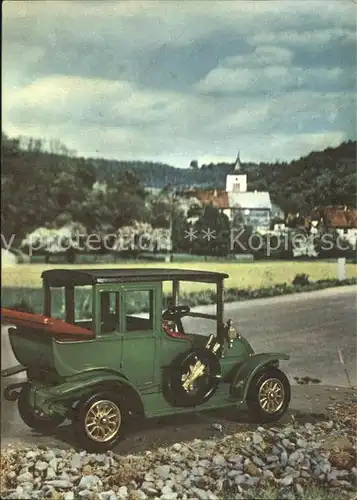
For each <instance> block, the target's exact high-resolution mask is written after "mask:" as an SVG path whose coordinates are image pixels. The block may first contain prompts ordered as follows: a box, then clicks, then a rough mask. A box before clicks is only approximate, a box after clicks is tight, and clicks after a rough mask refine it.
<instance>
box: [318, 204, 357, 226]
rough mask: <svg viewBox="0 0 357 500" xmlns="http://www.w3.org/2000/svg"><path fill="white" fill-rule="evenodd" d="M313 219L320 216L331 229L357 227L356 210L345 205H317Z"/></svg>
mask: <svg viewBox="0 0 357 500" xmlns="http://www.w3.org/2000/svg"><path fill="white" fill-rule="evenodd" d="M312 218H313V219H315V220H316V219H320V218H322V219H323V221H324V225H325V226H326V227H328V228H331V229H357V210H356V209H349V208H347V207H317V208H316V209H315V210H314V211H313V216H312Z"/></svg>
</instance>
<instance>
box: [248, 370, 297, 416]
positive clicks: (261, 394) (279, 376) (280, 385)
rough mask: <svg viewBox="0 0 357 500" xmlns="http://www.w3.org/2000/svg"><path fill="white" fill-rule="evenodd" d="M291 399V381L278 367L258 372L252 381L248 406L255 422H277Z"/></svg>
mask: <svg viewBox="0 0 357 500" xmlns="http://www.w3.org/2000/svg"><path fill="white" fill-rule="evenodd" d="M290 399H291V388H290V382H289V380H288V378H287V376H286V375H285V374H284V373H283V372H282V371H281V370H279V369H278V368H268V369H267V370H265V371H263V372H261V371H260V372H258V373H257V374H256V375H255V376H254V377H253V379H252V381H251V382H250V385H249V388H248V394H247V406H248V413H249V416H250V418H251V419H252V420H253V421H254V422H261V423H264V422H277V421H278V420H280V419H281V417H282V416H283V415H284V414H285V413H286V411H287V409H288V407H289V403H290Z"/></svg>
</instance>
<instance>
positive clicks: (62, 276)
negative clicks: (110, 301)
mask: <svg viewBox="0 0 357 500" xmlns="http://www.w3.org/2000/svg"><path fill="white" fill-rule="evenodd" d="M41 277H42V278H43V279H44V280H45V281H46V283H48V284H49V285H50V286H66V285H77V286H85V285H94V284H96V283H122V282H128V283H129V282H130V283H133V282H134V283H135V282H136V283H138V282H141V283H143V282H146V281H169V280H182V281H198V282H200V281H202V282H206V283H217V282H218V281H221V280H223V279H225V278H228V274H225V273H217V272H213V271H195V270H194V269H171V268H168V269H165V268H162V269H159V268H140V267H135V268H122V269H120V268H119V269H51V270H48V271H43V273H42V275H41Z"/></svg>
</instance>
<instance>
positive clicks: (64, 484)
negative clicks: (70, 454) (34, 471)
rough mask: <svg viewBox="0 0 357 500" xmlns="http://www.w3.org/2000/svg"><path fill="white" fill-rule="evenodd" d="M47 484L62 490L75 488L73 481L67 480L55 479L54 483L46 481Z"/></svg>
mask: <svg viewBox="0 0 357 500" xmlns="http://www.w3.org/2000/svg"><path fill="white" fill-rule="evenodd" d="M45 484H48V485H49V486H53V487H54V488H59V489H62V490H67V489H71V488H73V484H72V483H71V481H67V480H65V479H54V480H53V481H46V482H45Z"/></svg>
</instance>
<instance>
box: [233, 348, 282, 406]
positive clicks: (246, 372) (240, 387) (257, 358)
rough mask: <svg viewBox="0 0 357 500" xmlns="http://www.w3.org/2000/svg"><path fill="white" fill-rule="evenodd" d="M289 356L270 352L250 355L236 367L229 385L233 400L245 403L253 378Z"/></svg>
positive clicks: (276, 365)
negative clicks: (263, 369) (262, 370)
mask: <svg viewBox="0 0 357 500" xmlns="http://www.w3.org/2000/svg"><path fill="white" fill-rule="evenodd" d="M288 359H290V356H289V355H288V354H285V353H279V352H272V353H260V354H252V355H250V356H249V358H248V359H247V360H246V361H245V362H244V363H243V364H240V365H237V372H236V374H235V376H234V378H233V381H232V384H231V395H232V396H233V397H234V398H235V399H240V402H241V403H242V402H243V401H245V399H246V397H247V393H248V389H249V385H250V383H251V381H252V379H253V377H254V376H255V375H256V374H257V373H258V372H259V371H260V370H261V369H262V368H266V367H268V366H274V367H278V366H279V360H284V361H285V360H288Z"/></svg>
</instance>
